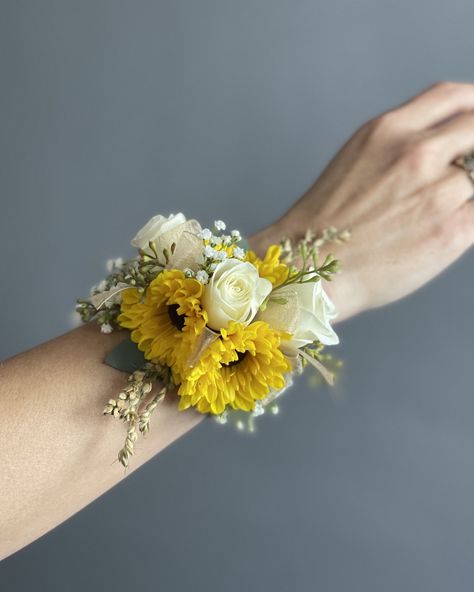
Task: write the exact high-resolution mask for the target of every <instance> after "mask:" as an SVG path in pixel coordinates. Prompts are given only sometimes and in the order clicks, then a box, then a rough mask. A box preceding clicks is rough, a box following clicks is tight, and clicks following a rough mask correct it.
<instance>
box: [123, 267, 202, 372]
mask: <svg viewBox="0 0 474 592" xmlns="http://www.w3.org/2000/svg"><path fill="white" fill-rule="evenodd" d="M202 290H203V286H202V284H201V283H199V282H198V281H197V280H195V279H193V278H186V277H185V276H184V273H183V272H182V271H181V270H178V269H172V270H165V271H163V272H162V273H160V275H159V276H157V277H156V278H155V279H154V280H153V281H152V282H151V284H150V285H149V286H148V288H147V289H146V292H145V294H144V296H142V295H141V294H140V292H139V291H138V290H137V289H136V288H130V289H129V290H125V291H124V292H123V295H122V306H121V311H122V312H121V314H120V315H119V317H118V322H119V324H120V325H121V326H122V327H125V328H127V329H130V330H131V338H132V341H134V342H135V343H136V344H137V345H138V348H139V349H140V350H141V351H142V352H143V353H144V356H145V358H146V359H147V360H156V361H158V362H160V363H162V364H166V365H167V366H169V367H171V368H172V371H173V376H174V378H175V380H176V381H179V380H180V376H181V373H182V370H183V368H184V367H185V366H186V365H187V362H188V360H189V356H190V355H191V353H192V348H193V346H194V343H195V342H196V338H197V336H198V335H199V334H200V333H201V332H202V330H203V329H204V327H205V325H206V322H207V314H206V312H205V311H203V310H202V308H201V305H200V299H201V296H202Z"/></svg>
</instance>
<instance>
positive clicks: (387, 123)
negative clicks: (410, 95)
mask: <svg viewBox="0 0 474 592" xmlns="http://www.w3.org/2000/svg"><path fill="white" fill-rule="evenodd" d="M365 129H366V132H367V133H368V136H369V137H370V138H371V139H372V140H374V141H379V140H380V141H384V140H389V139H390V138H393V137H394V136H395V135H396V133H397V131H398V129H399V119H398V117H397V114H396V112H395V111H387V112H386V113H382V115H379V116H377V117H375V118H373V119H371V120H370V121H368V122H367V124H366V126H365Z"/></svg>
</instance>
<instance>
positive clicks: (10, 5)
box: [0, 0, 474, 592]
mask: <svg viewBox="0 0 474 592" xmlns="http://www.w3.org/2000/svg"><path fill="white" fill-rule="evenodd" d="M473 23H474V4H473V3H472V2H471V1H470V0H452V1H451V2H449V3H448V2H446V1H443V2H441V1H440V0H435V1H433V0H430V1H428V0H404V1H402V2H401V1H400V0H398V1H394V0H358V1H357V2H355V1H354V0H335V1H331V2H329V0H292V1H289V0H288V1H286V2H285V1H282V0H239V1H233V2H229V1H228V0H202V1H192V0H169V1H168V2H159V1H152V0H133V2H132V1H130V2H124V1H118V0H116V1H112V0H110V1H98V0H87V1H86V0H80V1H79V0H76V1H75V2H73V1H70V0H57V1H52V0H41V1H36V0H35V1H33V0H30V1H25V0H1V1H0V74H1V79H0V80H1V92H0V130H1V134H0V172H1V175H0V188H1V189H0V191H1V214H0V247H1V252H2V255H1V280H0V282H1V283H0V297H1V305H2V312H1V336H2V339H1V344H0V358H2V357H7V356H10V355H13V354H15V353H17V352H18V351H21V350H23V349H26V348H29V347H31V346H34V345H36V344H38V343H40V342H42V341H44V340H47V339H48V338H51V337H53V336H55V335H57V334H60V333H62V332H64V331H66V330H68V328H69V327H70V326H71V324H70V323H71V321H70V317H71V314H70V313H71V311H72V309H73V304H74V299H75V297H76V296H79V295H85V294H87V293H88V290H89V287H90V285H92V284H93V283H95V282H97V281H98V280H100V279H101V277H102V276H103V274H104V271H105V270H104V263H105V260H106V259H107V258H109V257H114V256H119V255H127V254H128V253H129V252H130V250H129V247H128V242H129V239H130V238H131V236H133V234H134V232H135V231H136V230H137V229H138V228H139V227H140V226H141V225H142V223H143V222H144V221H146V220H147V219H148V217H150V216H151V215H153V214H155V213H158V212H170V211H178V210H182V211H183V212H185V213H186V214H187V215H189V216H193V217H198V218H199V219H201V220H202V221H203V222H204V223H209V222H210V221H212V220H213V219H214V218H215V217H219V218H224V219H226V220H228V221H229V223H230V224H231V226H232V227H238V228H240V229H241V230H242V231H243V232H245V233H251V232H252V231H254V230H256V229H258V228H260V227H261V226H263V225H265V224H266V223H268V222H269V221H271V220H272V219H274V218H275V217H276V216H277V215H279V214H280V213H281V212H283V211H284V210H285V209H286V208H287V207H288V206H289V205H290V204H291V202H292V201H293V200H294V199H295V198H296V197H298V196H299V195H300V194H301V193H302V192H303V191H304V190H305V189H306V188H307V186H308V185H309V184H310V183H311V182H312V181H313V179H314V178H315V177H316V176H317V175H318V174H319V172H320V171H321V169H322V168H323V166H324V165H325V163H326V162H327V161H328V159H329V158H330V157H331V156H332V154H333V153H334V152H335V151H336V149H337V148H338V147H339V146H340V145H341V144H342V143H343V141H345V140H346V139H347V137H348V136H349V135H351V133H352V132H353V131H354V129H355V128H356V127H357V126H358V125H359V124H361V123H362V122H363V121H364V120H366V119H368V118H369V117H371V116H373V115H375V114H377V113H378V112H381V111H382V110H384V109H386V108H389V107H391V106H393V105H395V104H397V103H398V102H400V101H402V100H405V99H406V98H408V97H409V96H411V95H412V94H414V93H415V92H418V91H419V90H421V89H422V88H423V87H425V86H426V85H428V84H431V83H432V82H435V81H436V80H440V79H471V80H472V79H473V55H474V51H473V49H474V42H473ZM473 262H474V258H473V255H472V254H470V255H468V256H466V257H465V258H464V259H463V260H462V261H461V262H460V263H458V264H457V265H455V266H454V267H453V268H451V269H450V270H449V271H448V272H447V273H445V274H444V275H443V276H442V277H441V278H439V279H437V280H436V281H435V282H433V283H432V284H431V285H430V286H428V287H426V288H425V289H423V290H422V291H420V292H419V293H417V294H416V295H414V296H413V297H411V298H410V299H408V300H405V301H403V302H400V303H398V304H396V305H394V306H392V307H390V308H388V309H384V310H379V311H376V312H372V313H370V314H366V315H363V316H361V317H359V318H357V319H353V320H351V321H350V322H347V323H345V324H344V325H342V326H340V327H339V332H340V335H341V338H342V343H343V345H342V346H341V347H340V348H339V350H338V353H339V354H340V356H341V357H342V358H344V359H345V360H346V367H345V371H344V375H343V378H342V382H341V384H340V387H339V388H338V389H337V391H336V392H335V393H331V392H330V391H329V390H328V389H322V390H320V391H318V392H313V391H312V390H311V388H310V387H309V386H308V377H303V378H302V379H301V380H300V381H299V383H298V385H297V387H296V388H294V389H293V390H292V391H291V392H290V393H289V394H288V395H287V396H286V397H285V399H284V400H283V401H282V408H283V409H282V413H281V414H280V415H279V416H277V417H268V418H264V419H263V421H262V422H261V424H260V428H259V432H258V434H257V435H256V436H253V437H245V436H242V435H240V434H238V433H235V432H233V431H232V430H231V429H227V428H224V427H222V426H217V425H214V424H213V423H212V422H211V421H207V422H204V423H203V424H202V425H201V426H200V427H199V428H197V429H196V430H194V431H193V432H192V433H190V434H189V435H187V436H186V437H185V438H183V439H181V440H180V441H178V442H177V443H175V444H174V445H173V446H171V447H170V448H168V449H167V450H166V451H165V452H164V453H162V454H161V455H159V456H158V457H157V458H155V459H154V460H153V461H152V462H150V463H148V464H147V465H146V466H145V467H144V468H143V469H141V470H140V471H138V472H137V473H136V474H134V475H132V476H131V477H130V478H129V479H127V480H126V481H125V482H124V483H122V484H121V485H119V486H118V487H116V488H115V489H114V490H112V491H111V492H109V493H108V494H107V495H105V496H103V497H102V498H101V499H99V500H97V501H96V502H94V503H93V504H92V505H90V506H89V507H88V508H87V509H85V510H84V511H82V512H80V513H79V514H78V515H76V516H74V517H73V518H72V519H70V520H69V521H67V522H66V523H65V524H63V525H62V526H60V527H59V528H57V529H56V530H54V531H53V532H51V533H49V534H48V535H46V536H45V537H43V538H42V539H41V540H39V541H37V542H35V543H34V544H32V545H30V546H29V547H28V548H26V549H24V550H22V551H20V552H19V553H17V554H16V555H14V556H12V557H10V558H9V559H7V560H5V561H4V562H3V563H2V564H1V565H0V589H1V590H2V592H24V591H25V592H26V591H30V590H45V591H48V592H63V591H64V590H67V591H69V592H76V591H77V592H79V591H81V592H83V591H84V590H93V591H96V590H97V591H102V590H111V591H114V592H122V591H129V590H143V589H153V590H165V591H166V592H174V591H187V590H192V591H206V592H213V591H216V592H217V591H219V592H220V591H222V590H224V591H226V592H233V591H243V590H252V591H259V592H260V591H261V592H267V591H268V592H280V591H281V592H288V591H296V592H300V591H313V590H318V591H319V590H321V591H323V592H333V591H337V592H342V591H350V592H356V591H364V592H372V591H374V592H379V591H384V592H392V591H394V592H395V591H396V592H399V591H400V590H408V591H412V590H413V591H417V592H424V591H427V592H428V591H429V592H435V591H446V590H448V589H449V590H455V591H456V592H459V591H469V592H472V589H473V585H474V501H473V500H474V428H473V426H474V393H473V384H474V364H473V359H472V354H473V345H474V338H473V329H474V323H473V314H472V310H473V304H472V303H473V299H474V280H473V273H472V265H473ZM84 371H85V372H86V371H87V368H84ZM25 437H27V435H25ZM84 470H87V467H84ZM117 470H119V469H117ZM127 540H128V541H131V542H130V543H128V544H126V542H125V541H127ZM125 552H126V555H125ZM120 565H121V566H120Z"/></svg>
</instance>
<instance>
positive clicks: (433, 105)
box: [393, 82, 474, 130]
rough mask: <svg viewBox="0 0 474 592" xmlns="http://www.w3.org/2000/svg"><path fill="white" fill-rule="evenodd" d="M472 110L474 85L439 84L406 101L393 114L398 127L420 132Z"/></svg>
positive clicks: (473, 108) (473, 107)
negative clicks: (396, 119) (397, 120)
mask: <svg viewBox="0 0 474 592" xmlns="http://www.w3.org/2000/svg"><path fill="white" fill-rule="evenodd" d="M470 110H474V84H469V83H458V82H440V83H437V84H435V85H434V86H432V87H430V88H428V90H425V91H423V92H422V93H420V94H419V95H417V96H415V97H414V98H413V99H411V100H409V101H407V102H406V103H404V104H403V105H401V106H400V107H398V108H397V109H394V111H393V113H394V114H395V113H396V114H397V117H398V119H399V122H400V125H402V126H404V127H409V128H411V129H413V130H422V129H426V128H429V127H431V126H433V125H437V124H439V123H440V122H442V121H443V120H445V119H448V118H449V117H452V116H453V115H455V114H457V113H460V112H463V111H470Z"/></svg>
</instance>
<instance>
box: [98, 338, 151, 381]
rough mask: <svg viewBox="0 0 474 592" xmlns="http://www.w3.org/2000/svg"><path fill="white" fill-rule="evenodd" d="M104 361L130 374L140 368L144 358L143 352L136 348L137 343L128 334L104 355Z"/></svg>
mask: <svg viewBox="0 0 474 592" xmlns="http://www.w3.org/2000/svg"><path fill="white" fill-rule="evenodd" d="M105 363H106V364H107V365H108V366H111V367H112V368H115V369H116V370H121V371H122V372H128V373H129V374H131V373H132V372H134V371H135V370H139V369H140V368H142V367H143V366H144V365H145V363H146V360H145V357H144V356H143V352H141V351H140V350H139V349H138V347H137V344H136V343H134V342H133V341H132V340H131V339H130V336H129V337H127V339H124V340H123V341H122V342H120V343H119V344H118V345H117V346H115V347H114V349H112V350H111V351H109V353H108V354H107V355H106V356H105Z"/></svg>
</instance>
